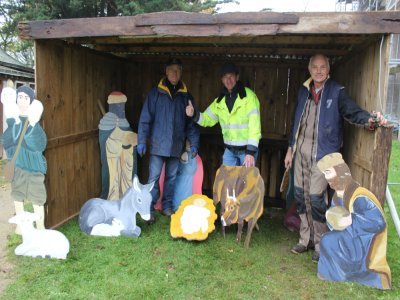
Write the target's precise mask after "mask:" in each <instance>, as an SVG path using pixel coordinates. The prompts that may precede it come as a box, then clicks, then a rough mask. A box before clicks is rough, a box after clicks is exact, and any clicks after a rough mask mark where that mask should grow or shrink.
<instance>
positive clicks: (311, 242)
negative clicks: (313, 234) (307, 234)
mask: <svg viewBox="0 0 400 300" xmlns="http://www.w3.org/2000/svg"><path fill="white" fill-rule="evenodd" d="M307 249H309V250H310V249H311V250H314V249H315V246H314V242H313V241H312V240H310V241H309V242H308V245H307Z"/></svg>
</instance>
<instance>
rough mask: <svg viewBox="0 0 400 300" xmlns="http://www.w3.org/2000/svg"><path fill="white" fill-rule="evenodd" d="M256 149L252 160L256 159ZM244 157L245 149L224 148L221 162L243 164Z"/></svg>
mask: <svg viewBox="0 0 400 300" xmlns="http://www.w3.org/2000/svg"><path fill="white" fill-rule="evenodd" d="M257 156H258V151H257V152H256V154H255V155H254V161H257ZM245 157H246V151H245V150H235V151H232V150H229V149H228V148H225V151H224V155H223V156H222V164H223V165H225V166H243V164H244V158H245Z"/></svg>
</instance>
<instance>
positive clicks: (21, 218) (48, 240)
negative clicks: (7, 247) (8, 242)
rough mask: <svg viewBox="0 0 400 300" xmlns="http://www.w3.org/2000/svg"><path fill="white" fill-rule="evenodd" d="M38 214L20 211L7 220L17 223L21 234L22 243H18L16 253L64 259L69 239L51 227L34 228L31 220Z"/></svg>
mask: <svg viewBox="0 0 400 300" xmlns="http://www.w3.org/2000/svg"><path fill="white" fill-rule="evenodd" d="M39 219H40V216H39V215H38V214H36V213H31V212H27V211H24V212H21V213H19V214H17V215H15V216H14V217H11V218H10V219H9V220H8V222H9V223H11V224H17V225H18V226H19V228H20V230H21V234H22V244H20V245H18V246H17V247H16V248H15V250H14V253H15V254H16V255H23V256H31V257H43V258H58V259H66V258H67V254H68V252H69V241H68V239H67V238H66V237H65V235H64V234H62V233H61V232H59V231H57V230H52V229H36V228H34V227H33V222H35V221H38V220H39Z"/></svg>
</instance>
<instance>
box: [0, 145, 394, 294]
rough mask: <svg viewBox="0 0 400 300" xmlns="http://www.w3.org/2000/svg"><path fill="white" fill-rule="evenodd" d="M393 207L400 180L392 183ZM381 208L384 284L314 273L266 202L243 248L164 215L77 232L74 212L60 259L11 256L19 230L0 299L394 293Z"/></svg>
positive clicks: (390, 253)
mask: <svg viewBox="0 0 400 300" xmlns="http://www.w3.org/2000/svg"><path fill="white" fill-rule="evenodd" d="M389 182H400V144H399V142H397V141H396V142H394V144H393V152H392V156H391V167H390V174H389ZM392 196H393V198H394V199H395V200H396V201H397V208H398V210H400V200H399V199H400V186H399V187H393V188H392ZM386 211H387V219H388V226H389V242H388V255H387V258H388V262H389V265H390V267H391V270H392V284H393V289H392V290H391V291H380V290H377V289H373V288H369V287H365V286H361V285H358V284H352V283H334V282H326V281H321V280H319V279H318V278H317V276H316V268H317V265H316V264H315V263H312V262H311V254H312V253H311V252H309V253H306V254H302V255H293V254H291V253H290V248H291V247H292V246H293V245H294V244H295V243H296V242H297V238H298V237H297V234H296V233H291V232H289V231H287V230H286V229H285V228H284V227H283V225H282V218H283V212H282V211H281V210H279V209H267V210H266V212H265V214H264V215H263V217H262V219H261V220H260V222H259V225H260V231H259V232H257V231H254V232H253V236H252V240H251V243H250V248H249V249H248V250H245V249H244V247H243V243H242V244H241V245H238V244H236V243H235V242H234V240H235V234H236V232H235V229H234V228H229V229H228V230H227V235H226V237H225V239H224V238H223V237H222V235H221V233H220V230H219V226H218V227H217V231H215V232H213V233H212V234H211V235H210V236H209V238H208V239H207V240H206V241H204V242H188V241H186V240H174V239H172V238H171V236H170V234H169V222H168V219H167V218H165V217H162V216H159V218H158V220H157V222H156V224H154V225H151V226H148V225H147V224H144V223H143V222H140V224H139V225H140V226H141V227H142V236H141V237H140V238H138V239H128V238H123V237H119V238H101V237H89V236H86V235H84V234H83V233H82V232H81V231H80V229H79V226H78V223H77V220H76V219H75V220H72V221H71V222H69V223H68V224H66V225H64V226H63V227H61V228H60V229H59V230H60V231H62V232H63V233H64V234H65V235H66V236H67V237H68V239H69V240H70V243H71V250H70V253H69V255H68V259H67V260H65V261H58V260H50V259H32V258H27V257H15V256H14V254H13V250H14V248H15V247H16V246H17V244H19V243H20V238H19V237H18V236H16V235H12V236H11V238H10V240H9V243H8V244H9V247H8V250H9V257H10V259H11V260H12V261H13V262H14V263H15V265H16V267H15V271H14V273H15V274H14V276H15V278H16V280H15V282H14V283H12V284H11V285H10V286H9V287H8V288H7V290H6V292H5V294H4V295H3V299H110V298H111V299H156V298H162V299H324V298H326V299H396V298H397V299H399V298H400V263H399V262H400V251H399V249H400V240H399V237H398V236H397V233H396V232H395V229H394V226H393V222H392V221H391V219H390V215H389V213H388V208H387V207H386Z"/></svg>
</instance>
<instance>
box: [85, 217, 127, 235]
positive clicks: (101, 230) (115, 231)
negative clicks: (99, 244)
mask: <svg viewBox="0 0 400 300" xmlns="http://www.w3.org/2000/svg"><path fill="white" fill-rule="evenodd" d="M123 229H125V226H124V224H123V223H122V221H121V220H119V219H117V218H113V219H112V221H111V225H110V224H105V223H100V224H97V225H94V226H93V228H92V231H91V232H90V235H97V236H120V235H121V230H123Z"/></svg>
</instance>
